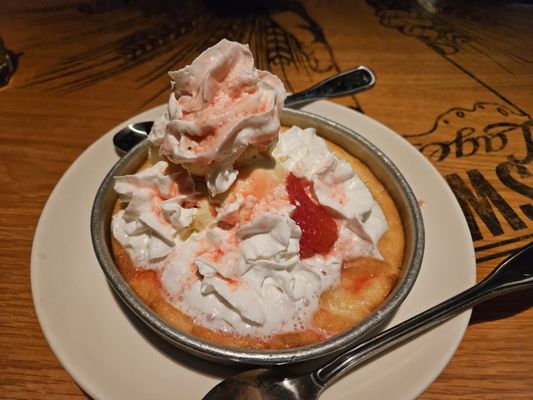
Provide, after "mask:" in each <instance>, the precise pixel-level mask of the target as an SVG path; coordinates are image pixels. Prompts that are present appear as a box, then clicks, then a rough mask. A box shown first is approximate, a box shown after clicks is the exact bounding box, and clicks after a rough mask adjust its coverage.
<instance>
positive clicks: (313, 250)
mask: <svg viewBox="0 0 533 400" xmlns="http://www.w3.org/2000/svg"><path fill="white" fill-rule="evenodd" d="M285 187H286V189H287V193H288V194H289V200H290V202H291V204H294V205H295V206H296V209H295V210H294V212H293V214H292V217H291V218H292V220H293V221H294V222H296V224H297V225H298V226H299V227H300V229H301V230H302V237H301V238H300V257H301V258H302V259H304V258H308V257H311V256H313V255H314V254H317V253H318V254H326V253H328V252H329V251H330V250H331V248H332V247H333V244H334V243H335V242H336V241H337V238H338V237H339V233H338V230H337V223H336V222H335V220H334V219H333V218H332V217H331V215H329V214H328V212H327V211H326V209H325V208H324V207H322V206H321V205H320V204H318V202H316V201H313V199H311V198H310V197H309V195H308V191H310V190H311V189H312V183H311V182H309V181H308V180H307V179H305V178H298V177H296V176H294V175H293V174H292V173H290V174H289V175H288V176H287V181H286V183H285Z"/></svg>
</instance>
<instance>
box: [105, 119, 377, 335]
mask: <svg viewBox="0 0 533 400" xmlns="http://www.w3.org/2000/svg"><path fill="white" fill-rule="evenodd" d="M272 155H273V157H274V158H275V160H276V167H275V169H274V170H268V169H267V170H265V171H263V172H261V173H257V175H253V174H252V175H249V176H248V177H247V178H246V180H245V182H246V183H245V184H244V183H243V184H240V182H241V181H240V180H239V181H237V182H236V183H235V185H234V186H233V187H232V191H231V193H230V194H229V195H228V196H227V198H226V200H225V201H224V202H223V203H222V204H221V205H220V206H219V207H218V208H216V209H215V210H214V213H216V215H215V216H214V217H213V219H212V220H211V222H210V223H209V224H208V226H207V228H205V229H203V230H201V231H192V233H191V232H189V234H188V236H187V235H185V236H184V235H183V234H180V232H182V233H183V232H184V231H183V229H188V228H187V227H188V226H190V225H191V220H194V218H195V214H194V210H195V208H194V207H193V208H184V203H185V202H188V203H189V205H190V204H194V201H195V199H196V198H197V196H196V194H195V192H194V187H193V186H191V182H188V181H187V178H189V179H190V177H189V176H188V175H187V174H185V175H179V178H180V179H181V181H183V182H188V183H187V184H181V185H177V184H175V181H176V178H177V177H173V176H172V175H170V176H169V177H165V176H164V175H161V173H162V171H164V169H165V168H166V164H165V163H162V162H160V163H158V164H156V165H155V166H154V167H152V168H149V169H147V170H144V171H142V172H140V173H138V174H135V175H131V176H127V177H122V178H117V182H116V185H115V188H116V190H117V191H118V192H119V195H120V197H121V199H122V200H123V201H125V202H128V201H129V204H128V206H127V207H126V208H125V210H124V211H120V212H119V213H117V214H116V215H115V217H114V218H113V233H114V235H115V237H116V238H117V240H118V241H119V242H120V243H121V244H122V245H123V246H124V247H125V248H126V250H127V251H128V253H129V254H130V256H131V257H132V259H133V260H134V262H136V263H137V265H138V266H139V267H140V268H155V269H157V270H158V271H159V276H160V280H161V283H162V288H163V289H164V291H165V293H166V295H167V297H168V301H169V302H170V303H171V304H173V305H174V307H176V308H178V309H179V310H181V311H182V312H184V313H185V314H187V315H189V316H191V317H192V318H193V319H194V320H195V321H196V322H197V323H198V324H200V325H202V326H205V327H208V328H210V329H214V330H220V331H224V332H228V333H235V334H239V335H251V336H256V337H268V336H270V335H273V334H276V333H281V332H291V331H297V330H301V329H305V328H308V327H309V326H310V325H311V320H312V318H313V314H314V312H315V311H316V310H317V308H318V301H319V298H320V295H321V294H322V293H323V292H324V291H326V290H328V289H329V288H331V287H334V286H335V285H338V284H339V282H340V271H341V268H342V264H343V262H345V261H348V260H350V259H354V258H356V257H361V256H374V257H380V255H379V251H378V250H377V246H376V244H377V242H378V241H379V239H380V238H381V236H382V235H383V233H384V232H385V231H386V229H387V223H386V220H385V217H384V215H383V212H382V211H381V209H380V207H379V205H378V204H377V203H376V202H375V200H374V199H373V198H372V195H371V194H370V192H369V191H368V189H367V188H366V186H365V185H364V184H363V183H362V181H361V179H360V178H359V177H358V176H357V174H355V173H354V171H353V169H352V168H351V165H350V164H349V163H348V162H345V161H343V160H340V159H338V158H337V157H336V156H335V154H334V153H332V152H331V151H329V149H328V147H327V145H326V143H325V141H324V140H323V139H322V138H320V137H319V136H317V135H316V132H315V131H314V129H301V128H298V127H293V128H291V129H289V130H288V131H286V132H284V133H283V134H281V135H280V137H279V141H278V143H277V144H276V146H275V147H274V149H273V152H272ZM289 173H292V174H294V175H296V176H298V177H303V178H305V179H307V180H308V181H309V182H312V185H311V189H310V190H312V191H313V192H314V193H313V195H314V196H313V198H315V199H316V200H317V201H318V202H319V203H320V204H321V205H323V206H324V207H326V208H327V209H328V210H329V211H330V213H331V215H333V216H334V220H335V223H336V225H337V228H338V239H337V241H336V242H335V243H334V245H333V247H332V248H331V250H330V251H329V252H328V253H326V254H315V255H313V256H311V257H308V258H304V259H302V258H301V256H300V242H299V241H300V238H301V235H302V231H301V229H300V227H299V226H298V225H297V224H296V223H295V222H294V221H293V220H292V219H291V215H292V213H293V212H294V210H295V207H296V206H295V205H293V204H291V202H290V199H289V195H288V193H287V189H286V177H287V175H288V174H289ZM182 174H183V172H182ZM173 182H174V183H173ZM261 187H268V190H263V191H261V190H259V189H257V188H261ZM182 188H187V190H186V191H184V192H182V190H181V189H182ZM254 188H256V189H254ZM259 192H261V193H259ZM171 200H172V201H171ZM169 201H171V204H172V208H171V210H172V212H173V213H172V214H169V213H168V211H166V210H168V209H169V208H168V206H167V204H168V202H169ZM191 202H192V203H191ZM130 225H131V228H130Z"/></svg>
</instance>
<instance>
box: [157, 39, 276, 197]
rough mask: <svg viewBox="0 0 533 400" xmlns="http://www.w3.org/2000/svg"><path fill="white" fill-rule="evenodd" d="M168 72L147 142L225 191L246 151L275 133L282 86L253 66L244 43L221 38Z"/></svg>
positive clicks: (216, 190) (211, 186)
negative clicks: (168, 90)
mask: <svg viewBox="0 0 533 400" xmlns="http://www.w3.org/2000/svg"><path fill="white" fill-rule="evenodd" d="M169 75H170V77H171V79H172V86H173V93H172V94H171V96H170V99H169V102H168V111H167V112H166V113H165V114H164V115H163V116H162V117H161V118H160V119H159V120H157V121H156V122H155V124H154V126H153V128H152V131H151V133H150V140H151V141H152V142H153V143H154V145H156V146H159V145H160V146H161V147H160V154H162V155H164V156H166V157H167V158H168V159H169V160H170V161H171V162H174V163H178V164H181V165H183V166H184V167H185V168H188V169H189V170H190V171H191V172H192V173H193V174H195V175H205V176H206V178H207V186H208V189H209V191H210V193H211V194H212V195H216V194H218V193H222V192H225V191H227V190H228V189H229V187H230V186H231V185H232V183H233V182H234V181H235V179H236V178H237V174H238V172H237V170H235V169H234V168H233V164H234V162H235V161H236V160H237V159H238V158H239V157H240V156H241V155H242V154H243V153H244V152H245V150H246V149H247V148H248V147H249V146H252V147H255V148H256V149H258V150H259V151H264V150H266V149H267V148H268V147H269V146H270V145H271V144H272V142H273V140H274V139H275V138H276V137H277V135H278V132H279V128H280V123H279V115H280V113H281V109H282V107H283V102H284V100H285V89H284V87H283V84H282V82H281V81H280V80H279V78H278V77H276V76H275V75H273V74H271V73H270V72H267V71H261V70H258V69H256V68H255V67H254V59H253V56H252V53H251V52H250V49H249V48H248V46H245V45H242V44H239V43H236V42H230V41H228V40H225V39H224V40H222V41H220V42H219V43H218V44H216V45H215V46H213V47H211V48H209V49H207V50H206V51H204V52H203V53H202V54H201V55H200V56H198V58H196V59H195V60H194V61H193V63H192V64H191V65H189V66H186V67H185V68H183V69H181V70H179V71H174V72H169Z"/></svg>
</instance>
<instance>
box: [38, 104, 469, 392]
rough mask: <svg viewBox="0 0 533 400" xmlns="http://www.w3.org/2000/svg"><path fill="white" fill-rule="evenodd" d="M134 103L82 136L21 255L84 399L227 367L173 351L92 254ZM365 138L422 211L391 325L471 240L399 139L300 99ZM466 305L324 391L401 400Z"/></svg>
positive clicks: (434, 286) (442, 286)
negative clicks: (418, 246)
mask: <svg viewBox="0 0 533 400" xmlns="http://www.w3.org/2000/svg"><path fill="white" fill-rule="evenodd" d="M162 110H163V107H157V108H155V109H152V110H149V111H147V112H144V113H142V114H140V115H137V116H135V117H134V118H132V119H131V120H129V121H126V122H125V123H124V124H121V125H120V126H117V127H116V128H114V129H112V130H111V131H110V132H108V133H107V134H106V135H104V136H103V137H102V138H100V139H99V140H98V141H97V142H95V143H94V144H93V145H91V146H90V147H89V148H88V149H87V150H86V151H85V152H84V153H83V154H82V155H81V156H80V157H79V158H78V159H77V160H76V161H75V162H74V164H72V166H71V167H70V168H69V169H68V171H67V172H66V173H65V175H64V176H63V177H62V178H61V180H60V181H59V183H58V184H57V186H56V187H55V189H54V191H53V192H52V194H51V195H50V198H49V199H48V202H47V204H46V206H45V208H44V210H43V212H42V215H41V218H40V220H39V224H38V226H37V230H36V233H35V238H34V241H33V249H32V256H31V281H32V282H31V283H32V292H33V300H34V304H35V308H36V310H37V316H38V318H39V322H40V324H41V327H42V329H43V332H44V334H45V336H46V339H47V340H48V342H49V344H50V346H51V348H52V350H53V351H54V353H55V354H56V356H57V357H58V359H59V361H60V362H61V363H62V364H63V366H64V367H65V369H66V370H67V371H68V372H69V373H70V375H72V377H73V378H74V380H75V381H76V382H77V383H78V384H79V385H80V386H81V387H82V388H83V390H85V391H86V392H87V393H88V394H89V395H90V396H92V397H93V398H95V399H148V398H152V399H172V400H176V399H200V398H201V397H202V396H203V395H204V394H205V393H207V392H208V390H209V389H210V388H211V387H212V386H213V385H215V384H216V383H217V382H218V381H219V380H220V379H221V378H223V377H225V376H229V375H231V374H234V373H236V372H237V369H233V368H228V367H221V366H219V365H216V364H211V363H208V362H205V361H201V360H199V359H196V358H195V357H193V356H190V355H188V354H186V353H184V352H182V351H179V350H176V349H174V348H173V347H171V346H170V345H168V344H166V343H165V342H163V341H162V340H161V339H159V338H158V337H156V336H155V335H154V334H152V333H151V332H148V331H147V329H146V328H145V327H144V326H143V325H142V323H140V322H139V321H138V320H137V319H136V318H135V317H134V316H132V315H131V313H130V312H129V311H128V310H126V309H125V308H124V306H123V305H122V303H121V302H120V300H119V299H118V298H116V297H115V296H114V294H113V292H112V290H111V288H110V287H109V286H108V285H107V283H106V280H105V277H104V274H103V272H102V270H101V269H100V266H99V264H98V262H97V260H96V256H95V254H94V252H93V248H92V243H91V238H90V227H89V219H90V212H91V206H92V202H93V199H94V196H95V194H96V191H97V189H98V187H99V185H100V182H101V180H102V179H103V178H104V176H105V175H106V173H107V172H108V170H109V169H110V168H111V167H112V165H113V164H114V163H115V162H116V161H117V160H118V156H117V155H116V154H115V152H114V150H113V144H112V137H113V133H114V132H116V131H118V130H119V129H120V128H122V127H123V126H125V125H126V124H128V123H133V122H139V121H146V120H151V119H154V118H156V117H157V116H159V115H160V114H161V112H162ZM304 110H306V111H310V112H314V113H316V114H320V115H322V116H324V117H326V118H329V119H331V120H333V121H336V122H339V123H341V124H343V125H346V126H348V127H350V128H352V129H353V130H355V131H356V132H358V133H360V134H361V135H363V136H365V137H366V138H367V139H369V140H370V141H371V142H373V143H374V144H375V145H376V146H377V147H379V148H380V149H381V150H383V152H384V153H385V154H386V155H387V156H388V157H389V158H390V159H391V160H392V161H393V162H394V163H395V164H396V165H397V166H398V168H399V170H400V171H401V172H402V173H403V174H404V176H405V178H406V179H407V181H408V182H409V184H410V185H411V187H412V189H413V191H414V193H415V195H416V196H417V198H418V199H419V200H422V201H423V202H424V203H425V205H424V207H423V208H422V214H423V218H424V225H425V229H426V248H425V254H424V262H423V264H422V268H421V271H420V275H419V277H418V279H417V281H416V283H415V285H414V287H413V289H412V291H411V293H410V294H409V296H408V297H407V299H406V300H405V301H404V303H403V304H402V305H401V306H400V308H399V310H398V312H397V313H396V315H395V316H394V318H393V320H392V321H391V325H394V324H397V323H398V322H400V321H402V320H404V319H406V318H408V317H410V316H412V315H414V314H416V313H418V312H420V311H422V310H424V309H426V308H428V307H430V306H432V305H434V304H436V303H438V302H440V301H442V300H444V299H446V298H448V297H450V296H452V295H453V294H456V293H458V292H460V291H462V290H464V289H466V288H467V287H469V286H472V285H473V284H474V283H475V258H474V251H473V246H472V242H471V239H470V235H469V232H468V228H467V225H466V222H465V220H464V217H463V214H462V212H461V209H460V208H459V206H458V204H457V202H456V200H455V197H454V196H453V194H452V192H451V191H450V189H449V188H448V186H447V185H446V183H445V181H444V180H443V179H442V177H441V176H440V175H439V173H438V172H437V171H436V170H435V168H433V166H432V165H431V164H430V163H429V162H428V161H427V160H426V159H425V158H424V157H423V156H422V155H421V154H420V153H419V152H418V151H417V150H416V149H415V148H413V147H412V146H411V145H409V143H408V142H407V141H405V140H404V139H403V138H401V137H400V136H399V135H397V134H395V133H394V132H392V131H391V130H390V129H388V128H386V127H384V126H383V125H381V124H379V123H377V122H376V121H374V120H372V119H370V118H369V117H366V116H364V115H362V114H359V113H357V112H355V111H351V110H349V109H348V108H345V107H341V106H338V105H336V104H333V103H329V102H325V101H321V102H316V103H314V104H312V105H309V106H307V107H305V108H304ZM469 317H470V312H465V313H463V314H461V315H459V316H457V317H456V318H454V319H452V320H450V321H449V322H447V323H445V324H443V325H441V326H439V327H437V328H435V329H433V330H431V331H430V332H428V333H426V334H424V335H422V336H419V337H417V338H416V339H414V340H412V341H410V342H409V343H407V344H405V345H403V346H401V347H398V348H396V349H394V350H393V351H389V352H387V353H385V354H384V355H382V356H381V357H379V358H376V359H375V360H373V361H372V362H371V363H367V364H366V365H364V366H363V367H361V368H359V369H357V370H356V371H353V372H352V373H350V374H348V375H347V376H346V377H344V378H343V379H342V380H340V381H339V382H337V383H336V384H334V385H333V386H332V387H331V388H329V389H328V390H327V391H326V392H325V393H324V395H323V397H322V398H324V399H355V398H359V399H413V398H415V397H416V396H417V395H419V394H420V393H421V392H422V391H424V390H425V389H426V388H427V387H428V386H429V385H430V384H431V382H433V380H434V379H435V378H436V377H437V376H438V375H439V373H440V372H441V371H442V369H443V368H444V367H445V365H446V364H447V363H448V361H449V360H450V358H451V357H452V355H453V354H454V352H455V350H456V348H457V346H458V345H459V342H460V341H461V338H462V336H463V334H464V331H465V329H466V327H467V325H468V320H469Z"/></svg>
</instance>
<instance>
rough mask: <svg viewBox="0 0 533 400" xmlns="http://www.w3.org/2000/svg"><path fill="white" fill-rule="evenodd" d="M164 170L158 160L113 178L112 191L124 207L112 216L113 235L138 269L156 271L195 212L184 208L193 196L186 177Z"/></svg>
mask: <svg viewBox="0 0 533 400" xmlns="http://www.w3.org/2000/svg"><path fill="white" fill-rule="evenodd" d="M167 167H168V163H167V162H165V161H160V162H158V163H157V164H155V165H154V166H152V167H150V168H147V169H145V170H143V171H141V172H139V173H137V174H135V175H126V176H119V177H116V178H115V186H114V188H115V191H116V192H117V193H118V196H119V199H120V201H121V202H122V203H125V204H127V206H126V207H125V208H124V209H121V210H120V211H118V212H117V213H115V214H114V215H113V219H112V222H111V228H112V231H113V236H114V237H115V239H116V240H117V241H118V242H119V243H120V244H121V246H122V247H123V248H125V249H126V251H127V252H128V254H129V256H130V257H131V259H132V260H133V262H134V263H135V264H136V265H137V266H138V267H142V268H156V267H157V266H158V265H159V264H160V262H161V261H162V260H163V259H164V258H165V257H166V256H167V255H168V254H169V253H170V252H171V250H172V249H173V247H174V246H175V240H176V238H177V237H178V235H179V233H180V232H182V231H183V230H184V229H186V228H187V227H188V226H189V225H190V224H191V223H192V221H193V217H194V214H195V212H196V209H195V208H186V207H184V204H185V203H186V202H191V201H194V200H195V196H196V194H195V192H194V182H193V181H192V179H191V178H190V176H189V174H188V173H187V172H186V171H185V170H181V171H179V172H175V173H171V174H167V173H166V170H167Z"/></svg>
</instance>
